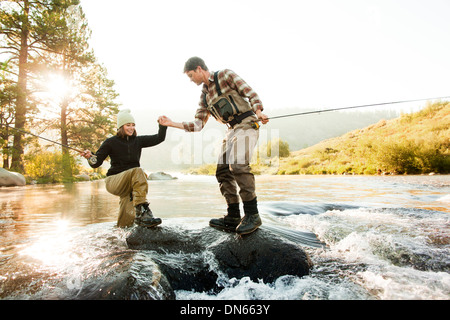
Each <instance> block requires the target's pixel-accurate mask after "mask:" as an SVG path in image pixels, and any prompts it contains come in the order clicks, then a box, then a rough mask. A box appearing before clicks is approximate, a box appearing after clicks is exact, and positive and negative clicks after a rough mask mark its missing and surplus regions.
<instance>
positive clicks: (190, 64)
mask: <svg viewBox="0 0 450 320" xmlns="http://www.w3.org/2000/svg"><path fill="white" fill-rule="evenodd" d="M198 66H200V67H201V68H202V69H203V70H205V71H208V67H207V66H206V64H205V61H203V59H202V58H199V57H192V58H189V59H188V61H186V63H185V64H184V71H183V73H186V72H188V71H191V70H195V69H197V67H198Z"/></svg>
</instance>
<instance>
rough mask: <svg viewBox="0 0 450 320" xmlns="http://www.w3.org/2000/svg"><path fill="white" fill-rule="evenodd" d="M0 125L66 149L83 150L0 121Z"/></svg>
mask: <svg viewBox="0 0 450 320" xmlns="http://www.w3.org/2000/svg"><path fill="white" fill-rule="evenodd" d="M0 125H2V126H6V127H8V128H11V129H14V130H17V131H19V132H22V133H24V134H29V135H31V136H34V137H36V138H40V139H42V140H45V141H48V142H51V143H54V144H58V145H60V146H62V147H65V148H67V149H71V150H75V151H77V152H84V151H81V150H78V149H75V148H73V147H70V146H68V145H66V144H63V143H59V142H57V141H54V140H50V139H47V138H44V137H41V136H38V135H37V134H34V133H31V132H28V131H25V130H22V129H19V128H15V127H11V126H9V125H7V124H3V123H0Z"/></svg>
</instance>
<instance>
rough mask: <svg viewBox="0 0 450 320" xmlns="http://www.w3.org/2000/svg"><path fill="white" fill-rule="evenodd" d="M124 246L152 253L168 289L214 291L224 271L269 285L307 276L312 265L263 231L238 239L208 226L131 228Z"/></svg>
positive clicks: (294, 247) (301, 253)
mask: <svg viewBox="0 0 450 320" xmlns="http://www.w3.org/2000/svg"><path fill="white" fill-rule="evenodd" d="M127 244H128V246H129V248H131V249H136V250H151V251H154V253H155V254H154V256H153V259H154V261H155V262H156V263H157V264H158V265H159V267H160V269H161V272H162V274H163V275H164V276H165V277H166V278H167V280H168V282H169V283H170V284H171V286H172V288H173V290H193V289H194V290H195V291H209V290H214V289H217V288H218V286H219V285H218V281H217V280H218V278H219V276H220V277H223V276H224V275H225V276H226V277H227V278H228V279H231V278H237V279H240V278H243V277H249V278H250V279H252V280H253V281H258V280H262V281H264V282H265V283H271V282H273V281H275V280H276V279H277V278H279V277H281V276H284V275H293V276H299V277H302V276H304V275H307V274H309V269H310V267H311V265H312V264H311V261H310V260H309V257H308V255H307V254H306V253H305V251H303V250H302V249H301V248H300V247H299V246H298V245H296V244H295V243H293V242H290V241H288V240H285V239H283V238H281V237H279V236H278V235H276V234H274V233H272V232H271V231H268V230H263V229H258V230H257V231H255V232H253V233H252V234H250V235H246V236H242V237H240V236H238V235H236V234H235V233H226V232H222V231H219V230H216V229H213V228H211V227H204V228H200V229H189V228H184V227H181V226H176V225H175V226H167V225H162V226H160V227H156V228H151V229H147V228H141V227H136V228H134V229H133V230H132V231H131V233H130V234H129V236H128V237H127Z"/></svg>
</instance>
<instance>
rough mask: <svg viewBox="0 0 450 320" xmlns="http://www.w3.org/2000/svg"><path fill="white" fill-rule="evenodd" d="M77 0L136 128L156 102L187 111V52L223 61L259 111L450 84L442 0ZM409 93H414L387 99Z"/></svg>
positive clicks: (180, 115) (182, 114)
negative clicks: (260, 107)
mask: <svg viewBox="0 0 450 320" xmlns="http://www.w3.org/2000/svg"><path fill="white" fill-rule="evenodd" d="M81 5H82V8H83V10H84V12H85V14H86V18H87V19H88V23H89V26H90V28H91V30H92V37H91V46H92V48H93V49H94V51H95V54H96V56H97V58H98V60H99V62H100V63H102V64H104V65H105V67H106V68H107V70H108V75H109V78H110V79H112V80H114V81H115V82H116V90H117V92H118V93H119V94H120V97H119V100H120V102H121V103H122V106H121V108H122V109H124V108H128V109H131V111H132V112H133V114H134V115H135V118H136V125H137V127H138V128H139V126H145V124H147V123H155V124H156V119H157V117H158V116H159V115H162V114H164V115H167V116H168V117H170V118H171V119H172V120H174V121H190V120H193V118H194V114H195V110H196V109H197V106H198V102H199V98H200V93H201V88H200V87H197V86H196V85H195V84H194V83H192V82H190V80H189V79H188V78H187V76H186V75H185V74H184V73H183V67H184V63H185V61H186V60H187V59H188V58H190V57H192V56H199V57H201V58H203V59H204V60H205V62H206V64H207V66H208V68H209V69H210V70H212V71H215V70H220V69H224V68H228V69H231V70H233V71H235V72H236V73H237V74H238V75H240V76H241V77H242V78H243V79H244V80H245V81H246V82H247V83H248V84H249V85H250V86H251V87H252V88H253V89H254V90H255V91H256V92H257V93H258V95H259V96H260V98H261V100H262V102H263V105H264V108H265V110H264V113H265V114H267V115H268V116H269V117H270V116H277V115H279V114H280V112H282V111H283V110H285V109H286V108H292V110H294V111H298V112H302V110H306V109H308V110H311V109H314V110H320V109H329V108H340V107H348V106H354V105H362V104H372V103H382V102H391V101H403V100H412V99H423V98H433V97H442V96H450V59H449V57H450V41H448V37H449V34H450V19H449V18H448V14H449V13H450V1H448V0H315V1H311V0H307V1H304V0H278V1H268V0H227V1H216V0H189V1H187V0H164V1H154V0H128V1H119V0H81ZM418 104H419V105H424V104H425V102H420V103H415V104H414V105H411V104H408V105H404V106H399V105H396V106H392V108H399V107H403V108H413V107H414V106H416V105H418ZM277 111H278V112H277ZM154 121H155V122H154ZM155 129H156V126H155V127H153V128H152V129H148V130H150V131H155ZM140 133H141V132H140Z"/></svg>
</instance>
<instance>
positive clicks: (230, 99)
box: [203, 71, 254, 126]
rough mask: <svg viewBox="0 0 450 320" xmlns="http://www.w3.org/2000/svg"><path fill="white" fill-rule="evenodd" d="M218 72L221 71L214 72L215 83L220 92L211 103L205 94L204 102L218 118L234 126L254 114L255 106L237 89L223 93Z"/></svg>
mask: <svg viewBox="0 0 450 320" xmlns="http://www.w3.org/2000/svg"><path fill="white" fill-rule="evenodd" d="M218 73H219V71H216V72H215V73H214V83H215V85H216V90H217V94H218V96H217V98H216V99H214V100H213V101H212V103H211V105H208V103H207V102H206V94H205V95H204V96H203V102H204V104H205V106H206V108H207V109H208V111H209V112H210V113H211V114H212V116H213V117H214V118H215V119H216V120H218V121H219V122H222V123H228V124H231V126H234V124H236V123H240V122H241V121H242V120H243V119H244V118H246V117H248V116H250V115H253V114H254V113H253V108H252V106H251V105H250V103H249V102H248V101H247V100H246V99H244V98H243V97H242V96H241V95H240V94H239V93H238V92H237V91H235V90H232V91H230V92H229V93H227V94H222V91H221V90H220V86H219V79H218Z"/></svg>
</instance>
